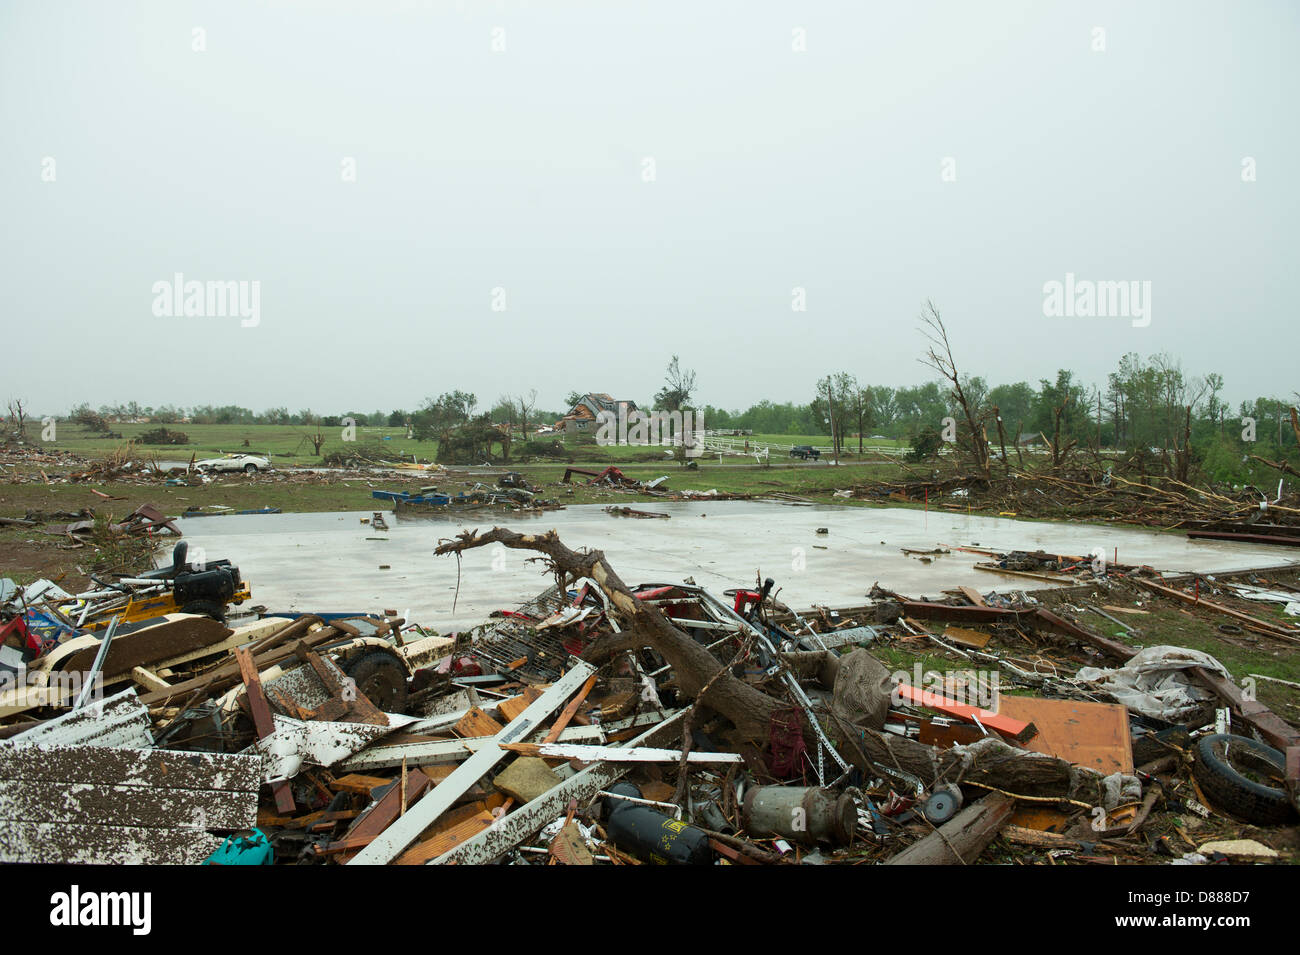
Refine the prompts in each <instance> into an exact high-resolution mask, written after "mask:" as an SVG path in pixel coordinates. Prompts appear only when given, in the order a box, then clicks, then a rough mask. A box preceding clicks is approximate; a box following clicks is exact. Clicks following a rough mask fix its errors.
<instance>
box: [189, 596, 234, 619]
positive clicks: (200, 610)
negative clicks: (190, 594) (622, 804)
mask: <svg viewBox="0 0 1300 955" xmlns="http://www.w3.org/2000/svg"><path fill="white" fill-rule="evenodd" d="M181 613H197V614H200V615H202V616H204V617H211V618H212V619H213V620H215V621H217V622H218V623H225V622H226V608H225V607H224V606H222V605H221V604H219V603H214V602H213V601H211V600H191V601H190V602H189V603H187V604H186V605H185V606H184V607H181Z"/></svg>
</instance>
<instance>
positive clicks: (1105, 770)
mask: <svg viewBox="0 0 1300 955" xmlns="http://www.w3.org/2000/svg"><path fill="white" fill-rule="evenodd" d="M998 712H999V713H1000V714H1001V715H1003V716H1008V717H1011V718H1012V719H1018V720H1026V721H1028V722H1031V723H1033V724H1034V726H1036V727H1038V735H1037V736H1035V737H1034V738H1033V739H1031V740H1029V741H1028V742H1026V743H1025V744H1024V746H1025V748H1026V749H1029V750H1033V751H1034V752H1035V753H1044V754H1046V755H1048V756H1057V757H1059V758H1061V759H1064V760H1066V761H1067V762H1070V763H1074V764H1076V765H1079V766H1087V767H1088V768H1089V769H1095V770H1097V772H1099V773H1101V774H1102V775H1104V776H1109V775H1110V774H1111V773H1132V772H1133V745H1132V740H1131V738H1130V736H1129V730H1128V710H1126V709H1125V708H1124V707H1123V706H1120V705H1119V704H1118V703H1089V702H1086V701H1081V700H1044V699H1040V698H1038V697H1033V696H1003V697H1000V699H999V703H998Z"/></svg>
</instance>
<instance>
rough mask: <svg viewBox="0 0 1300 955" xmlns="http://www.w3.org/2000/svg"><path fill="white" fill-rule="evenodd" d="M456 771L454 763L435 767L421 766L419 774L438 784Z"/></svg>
mask: <svg viewBox="0 0 1300 955" xmlns="http://www.w3.org/2000/svg"><path fill="white" fill-rule="evenodd" d="M455 771H456V764H455V763H440V764H438V765H436V766H421V767H420V772H422V773H424V775H426V776H428V777H429V778H430V779H432V780H433V781H434V782H435V783H440V782H442V781H443V780H444V779H446V778H447V777H448V776H450V775H451V774H452V773H453V772H455Z"/></svg>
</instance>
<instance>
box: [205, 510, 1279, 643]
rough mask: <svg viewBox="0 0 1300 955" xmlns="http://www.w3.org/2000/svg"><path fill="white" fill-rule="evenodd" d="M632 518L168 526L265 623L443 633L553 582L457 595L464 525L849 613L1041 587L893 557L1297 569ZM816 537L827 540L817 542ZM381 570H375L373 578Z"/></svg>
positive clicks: (1031, 530)
mask: <svg viewBox="0 0 1300 955" xmlns="http://www.w3.org/2000/svg"><path fill="white" fill-rule="evenodd" d="M377 503H378V502H377ZM630 506H633V507H636V508H638V509H642V510H648V511H656V512H660V513H665V514H671V515H672V517H671V519H669V520H663V519H657V520H656V519H637V518H627V517H612V516H610V515H609V514H606V513H605V512H604V510H603V509H602V506H601V505H595V504H592V505H578V506H571V507H569V508H567V509H565V510H562V511H547V512H542V513H540V514H537V515H533V516H529V515H526V514H520V513H499V512H492V513H486V512H480V513H479V514H478V515H477V516H475V515H466V514H449V515H446V516H441V515H440V516H431V517H425V516H421V517H419V518H403V519H400V520H399V519H398V518H397V517H396V516H395V515H394V514H393V513H392V512H391V511H386V512H384V517H385V519H386V521H387V522H388V525H389V530H388V531H386V532H385V531H377V530H375V529H374V528H373V527H372V526H371V525H369V524H363V523H361V521H360V519H361V518H362V517H366V518H369V517H370V516H371V514H372V513H373V511H365V512H348V513H330V514H268V515H229V516H223V517H202V518H187V519H184V520H182V521H181V522H180V525H179V526H180V527H181V529H182V531H183V532H184V533H185V536H186V538H187V539H188V540H189V542H190V549H191V559H193V558H194V556H195V548H203V551H204V554H205V556H206V557H207V558H209V559H217V558H222V557H224V558H228V559H230V560H231V561H232V562H233V563H235V564H236V565H237V566H238V567H239V568H240V570H241V571H242V573H243V575H244V578H245V579H246V580H248V581H249V582H250V584H251V586H252V591H253V602H254V603H255V604H262V605H265V606H266V607H268V608H269V609H271V610H273V611H281V610H289V609H293V610H312V611H330V612H332V611H357V612H378V611H383V610H385V609H387V610H396V611H397V612H398V613H400V614H402V615H404V616H406V617H407V619H408V620H412V621H416V622H419V623H422V624H424V625H426V626H430V627H433V628H435V629H437V630H439V631H442V632H446V631H450V630H455V629H459V628H463V627H466V626H470V625H473V624H476V623H480V622H482V620H483V619H484V618H485V617H486V616H487V614H489V613H490V612H491V611H493V610H498V609H503V608H510V607H513V606H515V605H516V604H519V603H521V602H523V601H524V600H527V599H528V598H530V597H532V596H533V595H535V594H536V593H537V592H539V591H540V590H542V589H543V588H545V587H546V586H548V585H549V583H550V582H551V578H550V577H548V576H547V575H546V574H545V573H544V572H543V571H542V570H541V569H540V565H539V564H537V563H527V562H526V561H527V558H528V556H530V555H529V554H528V553H525V552H523V551H509V550H506V549H505V548H504V547H500V546H497V545H494V546H493V547H487V548H479V549H476V550H472V551H469V552H467V553H466V554H465V555H464V557H463V558H462V560H461V566H460V583H459V588H460V589H459V595H458V596H457V595H456V588H457V562H456V558H455V557H454V556H446V557H435V556H434V555H433V549H434V547H435V546H436V545H437V543H438V541H439V540H440V539H443V538H450V537H452V536H454V535H455V534H456V533H457V532H459V531H460V530H462V529H464V528H479V529H481V530H487V529H489V528H491V527H493V526H494V525H501V526H503V527H508V528H510V529H512V530H517V531H520V532H541V531H545V530H548V529H551V528H554V529H555V530H557V531H558V532H559V535H560V539H561V540H563V541H564V543H565V544H567V545H568V546H569V547H572V548H575V549H577V548H581V547H589V548H600V549H602V550H604V551H605V554H606V557H607V558H608V559H609V562H610V564H611V565H612V566H613V567H614V569H615V570H616V571H617V572H618V573H619V575H620V576H622V578H623V579H624V580H625V581H626V582H627V583H629V584H631V585H636V584H638V583H649V582H656V583H675V582H680V581H681V580H682V579H683V578H686V577H693V578H694V579H695V582H696V583H697V584H700V585H701V586H704V587H707V588H709V589H710V590H713V591H714V592H715V593H718V594H721V592H722V591H723V590H725V589H729V588H732V587H737V586H748V585H751V584H753V583H754V581H755V575H756V573H760V572H761V574H762V575H763V576H764V577H773V578H775V579H776V582H777V586H778V587H780V588H782V589H781V592H780V598H781V599H782V600H784V601H786V602H787V603H789V604H790V605H791V606H794V607H796V608H799V609H804V608H807V607H809V606H811V605H812V604H814V603H817V604H825V605H828V606H846V605H852V604H858V603H861V602H863V598H864V597H865V595H866V593H867V591H868V590H870V589H871V585H872V583H873V582H877V581H878V582H879V583H880V585H881V586H882V587H885V588H887V589H890V590H896V591H899V592H901V593H904V594H907V595H909V596H914V597H921V596H926V597H930V598H937V597H938V596H939V593H940V591H941V590H944V589H949V588H952V587H956V586H961V585H967V586H971V587H975V588H977V589H978V590H979V591H980V592H981V593H988V592H989V591H990V590H995V589H996V590H1002V591H1006V590H1026V589H1029V590H1032V589H1037V588H1039V587H1040V586H1048V585H1047V584H1040V583H1038V582H1037V581H1032V580H1028V579H1023V578H1014V577H1007V576H1003V575H999V574H994V573H989V572H987V571H982V570H976V569H975V568H974V564H975V563H977V562H979V561H981V560H984V559H985V558H983V557H980V556H978V555H975V554H965V553H959V552H953V553H950V554H947V555H942V556H936V557H934V558H933V559H932V561H931V562H930V563H923V562H922V561H920V560H917V559H915V558H913V557H910V556H908V555H906V554H903V553H902V552H901V551H900V548H903V547H907V548H913V549H917V550H930V549H932V548H935V547H940V546H941V547H945V548H951V547H957V546H978V547H982V548H987V549H990V550H995V551H1000V552H1005V551H1010V550H1035V549H1039V548H1041V549H1042V550H1045V551H1048V552H1050V553H1064V554H1079V555H1085V554H1089V553H1091V552H1092V551H1093V549H1094V548H1101V549H1102V550H1103V551H1104V552H1105V554H1106V558H1107V560H1114V559H1115V558H1116V551H1117V550H1118V560H1119V561H1120V562H1122V563H1126V564H1134V563H1135V564H1149V565H1151V566H1153V567H1155V568H1156V569H1158V570H1164V571H1189V570H1198V571H1202V572H1206V573H1214V572H1221V571H1226V570H1240V569H1244V568H1247V567H1264V566H1275V565H1280V564H1285V563H1288V562H1296V558H1295V557H1294V556H1293V555H1291V554H1289V553H1288V552H1287V550H1286V549H1285V548H1277V547H1268V546H1251V545H1245V544H1234V543H1227V542H1220V541H1195V540H1188V539H1186V538H1185V537H1183V536H1181V535H1179V534H1176V533H1156V532H1151V531H1142V530H1133V529H1130V528H1112V527H1098V526H1093V525H1088V524H1055V523H1038V522H1028V521H1017V520H1012V519H1009V518H998V517H980V516H968V515H965V514H952V513H943V512H938V513H936V512H933V511H932V512H930V513H928V514H926V513H924V512H922V511H916V510H910V509H906V508H888V509H886V508H858V507H835V506H821V505H816V506H787V505H782V504H777V503H771V502H764V501H714V502H707V501H705V502H698V501H696V502H674V503H663V504H659V503H644V502H642V503H632V504H631V505H630ZM819 527H825V528H827V530H828V533H827V534H824V535H823V534H818V533H817V529H818V528H819ZM368 538H381V539H379V540H370V539H368ZM822 548H825V549H822ZM383 564H386V565H388V567H389V569H387V570H382V569H380V565H383ZM453 599H454V600H455V609H454V610H453V609H452V604H453Z"/></svg>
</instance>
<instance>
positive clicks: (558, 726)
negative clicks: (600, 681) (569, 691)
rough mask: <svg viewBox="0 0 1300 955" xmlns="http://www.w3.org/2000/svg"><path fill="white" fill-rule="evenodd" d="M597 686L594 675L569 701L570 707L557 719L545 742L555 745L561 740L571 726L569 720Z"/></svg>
mask: <svg viewBox="0 0 1300 955" xmlns="http://www.w3.org/2000/svg"><path fill="white" fill-rule="evenodd" d="M595 685H596V674H594V673H593V674H592V675H591V676H590V677H589V678H588V680H587V682H586V683H584V684H582V689H581V690H579V691H578V693H577V695H576V696H575V697H574V698H573V699H572V700H570V701H569V705H568V706H566V707H565V708H564V709H563V710H562V711H561V713H560V715H559V716H557V717H556V718H555V722H554V723H552V724H551V730H550V732H549V733H547V734H546V739H545V740H543V742H546V743H554V742H555V741H556V740H558V739H559V738H560V734H561V733H563V732H564V728H565V727H566V726H568V725H569V720H571V719H573V715H574V714H575V713H577V712H578V707H580V706H581V705H582V701H583V700H585V699H586V698H587V694H588V693H590V692H591V688H592V687H593V686H595Z"/></svg>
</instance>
